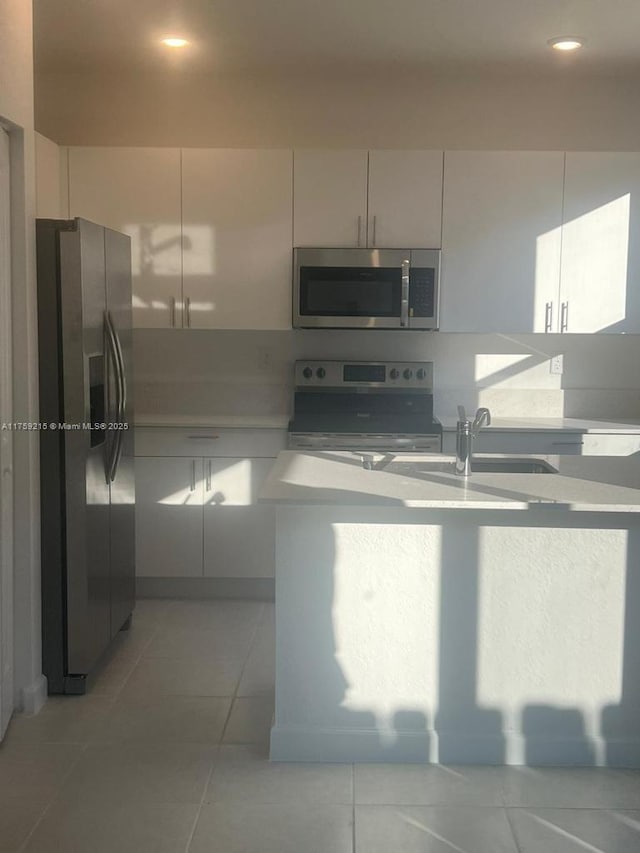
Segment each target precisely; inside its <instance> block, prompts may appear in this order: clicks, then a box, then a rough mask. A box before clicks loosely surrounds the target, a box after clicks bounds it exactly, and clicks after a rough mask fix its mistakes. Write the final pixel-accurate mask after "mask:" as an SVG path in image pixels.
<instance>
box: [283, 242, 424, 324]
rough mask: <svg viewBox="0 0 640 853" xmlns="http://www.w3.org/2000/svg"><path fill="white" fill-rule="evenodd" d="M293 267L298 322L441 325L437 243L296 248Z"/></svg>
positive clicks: (294, 322) (294, 318)
mask: <svg viewBox="0 0 640 853" xmlns="http://www.w3.org/2000/svg"><path fill="white" fill-rule="evenodd" d="M293 269H294V273H293V276H294V277H293V325H294V327H295V328H318V327H320V328H341V329H423V330H424V329H437V328H438V289H439V282H440V250H438V249H294V260H293Z"/></svg>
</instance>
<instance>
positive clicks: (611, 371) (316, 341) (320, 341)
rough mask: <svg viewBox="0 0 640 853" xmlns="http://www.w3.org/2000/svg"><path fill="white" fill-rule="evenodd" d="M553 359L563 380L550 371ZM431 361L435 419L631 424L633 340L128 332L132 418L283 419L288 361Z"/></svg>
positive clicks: (637, 404) (638, 380)
mask: <svg viewBox="0 0 640 853" xmlns="http://www.w3.org/2000/svg"><path fill="white" fill-rule="evenodd" d="M559 354H562V355H563V358H564V364H563V374H562V375H554V374H552V373H551V372H550V359H551V358H552V357H553V356H555V355H559ZM302 358H309V359H353V360H361V361H375V360H397V361H404V360H407V361H409V360H410V361H432V362H433V363H434V386H435V405H434V411H435V414H436V415H440V416H441V417H444V416H447V417H448V416H451V415H455V412H456V406H457V405H458V404H459V403H462V404H464V405H465V406H466V407H467V408H469V409H473V408H474V407H475V406H478V405H484V406H489V408H491V410H492V412H493V414H494V417H584V418H591V417H593V418H596V417H599V418H608V419H615V418H640V390H639V386H640V376H639V372H638V366H639V365H640V335H497V334H493V335H461V334H459V335H454V334H440V333H420V332H416V333H413V332H383V331H375V332H371V331H327V330H323V331H302V330H299V331H293V330H292V331H281V332H261V331H236V330H215V331H208V330H193V329H189V330H184V331H181V330H156V329H140V330H136V331H135V333H134V359H135V362H134V364H135V393H136V409H137V411H138V412H139V413H156V414H187V415H189V414H192V415H208V414H214V415H223V414H224V415H232V414H254V415H255V414H265V415H266V414H276V415H280V414H285V415H287V414H289V413H290V409H291V399H292V398H291V395H292V389H293V363H294V361H295V360H296V359H302Z"/></svg>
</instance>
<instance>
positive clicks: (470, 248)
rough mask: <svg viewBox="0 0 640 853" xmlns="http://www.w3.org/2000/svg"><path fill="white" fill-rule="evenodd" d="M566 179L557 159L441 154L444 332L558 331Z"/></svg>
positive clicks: (531, 154) (554, 155) (537, 154)
mask: <svg viewBox="0 0 640 853" xmlns="http://www.w3.org/2000/svg"><path fill="white" fill-rule="evenodd" d="M563 172H564V154H563V153H562V152H556V151H452V152H449V151H448V152H446V154H445V160H444V203H443V213H442V217H443V220H442V226H443V234H442V283H441V314H440V329H441V330H442V331H445V332H480V333H482V332H514V333H516V332H519V333H523V332H544V331H545V330H547V331H552V330H553V329H554V328H557V322H558V314H559V304H558V302H559V300H558V297H559V281H560V250H561V224H562V186H563Z"/></svg>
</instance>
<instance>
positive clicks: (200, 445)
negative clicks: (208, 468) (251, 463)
mask: <svg viewBox="0 0 640 853" xmlns="http://www.w3.org/2000/svg"><path fill="white" fill-rule="evenodd" d="M286 443H287V431H286V430H285V429H260V428H258V429H256V428H235V427H234V428H229V427H224V428H222V429H204V428H202V427H198V428H193V429H186V428H174V427H137V428H136V456H192V457H196V456H239V457H240V456H252V457H261V456H264V457H269V458H272V457H274V456H277V455H278V453H280V451H281V450H284V449H285V447H286Z"/></svg>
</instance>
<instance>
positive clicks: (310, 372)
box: [302, 367, 313, 379]
mask: <svg viewBox="0 0 640 853" xmlns="http://www.w3.org/2000/svg"><path fill="white" fill-rule="evenodd" d="M302 375H303V376H304V378H305V379H311V377H312V376H313V370H311V368H310V367H305V369H304V370H303V371H302Z"/></svg>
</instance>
